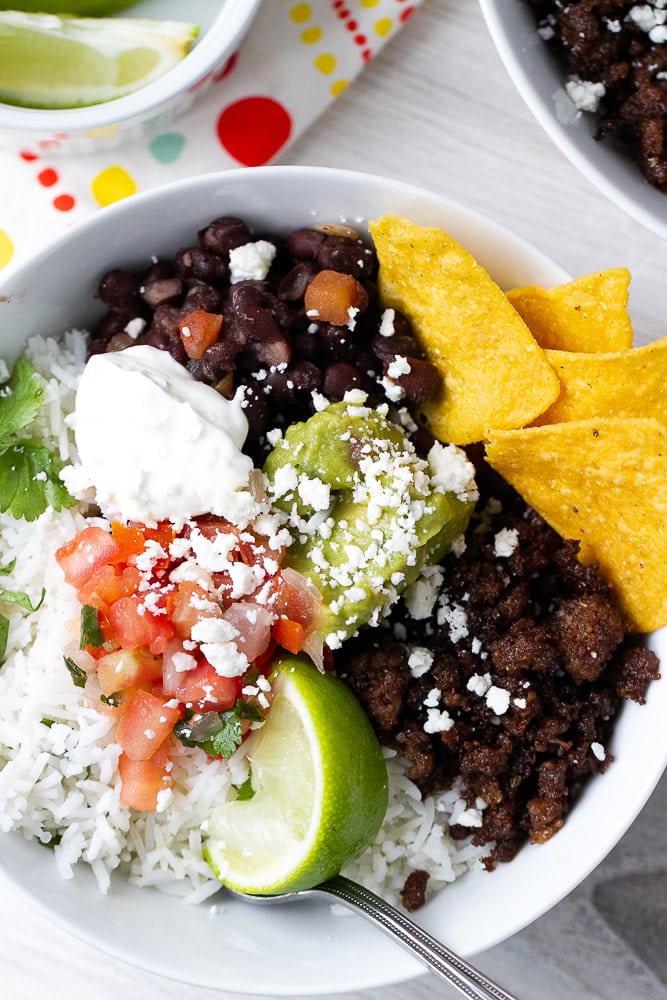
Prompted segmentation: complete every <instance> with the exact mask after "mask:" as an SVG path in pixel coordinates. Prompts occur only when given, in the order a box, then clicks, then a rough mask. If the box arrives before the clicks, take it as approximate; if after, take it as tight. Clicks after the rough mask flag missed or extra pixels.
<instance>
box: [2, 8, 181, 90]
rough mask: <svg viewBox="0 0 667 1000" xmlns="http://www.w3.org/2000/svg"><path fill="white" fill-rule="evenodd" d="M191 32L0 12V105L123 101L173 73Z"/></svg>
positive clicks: (142, 22) (170, 25)
mask: <svg viewBox="0 0 667 1000" xmlns="http://www.w3.org/2000/svg"><path fill="white" fill-rule="evenodd" d="M198 32H199V28H198V26H197V25H196V24H190V23H185V22H180V21H154V20H149V19H147V18H122V17H117V18H77V17H68V16H59V15H56V14H31V13H23V12H20V11H13V10H12V11H0V101H3V102H4V103H5V104H13V105H18V106H20V107H30V108H45V109H52V110H54V109H66V108H74V107H87V106H89V105H91V104H101V103H105V102H107V101H111V100H115V99H117V98H119V97H124V96H126V95H127V94H130V93H133V92H134V91H136V90H138V89H140V88H141V87H145V86H147V85H148V84H149V83H152V82H153V81H154V80H156V79H158V77H160V76H163V75H164V73H166V72H167V71H168V70H170V69H172V68H173V67H174V66H176V65H177V64H178V63H179V62H180V61H181V60H182V59H183V58H184V56H186V55H187V53H188V52H189V50H190V48H191V47H192V44H193V42H194V40H195V38H196V37H197V34H198Z"/></svg>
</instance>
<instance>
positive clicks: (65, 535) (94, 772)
mask: <svg viewBox="0 0 667 1000" xmlns="http://www.w3.org/2000/svg"><path fill="white" fill-rule="evenodd" d="M27 357H28V358H29V359H30V360H31V362H32V364H33V365H34V367H35V368H36V370H37V371H38V372H39V373H40V374H41V375H42V376H43V378H44V380H45V402H44V406H43V407H42V409H41V411H40V413H39V415H38V417H37V419H36V420H35V422H34V425H32V426H31V427H30V428H28V429H27V430H26V434H29V435H30V436H32V437H35V438H38V439H39V440H42V441H43V442H44V443H45V444H47V445H48V446H49V447H51V448H52V449H53V450H54V451H56V452H57V454H58V455H59V457H60V459H61V460H62V461H63V462H71V461H72V460H73V458H74V457H75V445H74V439H73V435H72V432H71V430H70V428H69V427H68V422H67V416H66V415H67V414H68V413H71V411H72V409H73V406H74V396H75V391H76V386H77V383H78V378H79V375H80V373H81V370H82V368H83V365H84V363H85V357H86V341H85V336H84V335H83V334H82V333H79V332H77V331H74V332H72V333H69V334H66V335H65V338H64V340H63V341H62V342H56V341H55V340H52V339H48V340H45V339H42V338H33V340H31V341H30V343H29V345H28V349H27ZM90 523H91V522H90V520H86V519H85V518H84V517H83V514H82V513H81V512H80V511H79V510H77V509H76V508H74V509H72V510H64V511H60V512H59V513H56V512H54V511H52V510H50V509H49V510H47V511H46V512H45V513H44V514H43V515H42V517H41V518H39V520H38V521H36V522H33V523H30V524H28V523H27V522H25V521H16V520H14V518H12V517H11V516H9V515H6V514H5V515H0V566H4V565H6V564H8V563H9V562H10V561H11V560H12V559H13V558H15V557H16V566H15V568H14V570H13V572H12V573H11V574H10V575H9V576H7V577H3V579H2V585H3V586H5V587H6V588H7V589H15V590H20V591H25V592H26V593H28V595H29V596H30V597H31V598H32V599H33V601H36V600H38V599H39V596H40V594H41V590H42V587H45V588H46V598H45V600H44V603H43V605H42V607H41V608H40V609H39V611H37V612H35V613H33V614H26V613H25V612H23V611H21V610H20V609H18V608H16V607H11V606H6V605H3V613H4V614H6V615H7V617H9V619H10V623H11V624H10V631H9V642H8V647H7V659H6V662H5V664H4V666H3V667H2V669H0V831H2V832H9V831H16V832H18V833H20V834H22V835H23V836H25V837H26V838H28V839H32V838H36V839H38V840H40V841H41V842H42V843H44V844H51V845H52V846H53V852H54V859H55V863H56V865H57V866H58V869H59V871H60V874H61V875H62V876H63V878H71V877H72V874H73V869H74V866H75V865H76V864H78V863H79V862H85V863H87V864H89V865H90V866H91V868H92V870H93V872H94V874H95V876H96V879H97V882H98V884H99V887H100V890H101V891H102V892H107V891H108V890H109V887H110V885H111V875H112V873H113V872H114V871H115V870H117V869H118V870H119V871H121V872H122V873H123V876H122V877H127V878H129V880H130V881H131V882H133V883H135V884H137V885H142V886H155V887H157V888H158V889H161V890H163V891H164V892H167V893H170V894H173V895H178V896H181V897H183V898H185V899H186V900H187V901H189V902H201V901H202V900H204V899H206V898H207V897H208V896H210V895H212V894H213V893H214V892H216V891H217V889H218V887H219V883H218V882H217V880H216V879H215V878H214V877H213V875H212V874H211V872H210V869H209V868H208V865H207V864H206V861H205V860H204V858H203V853H202V843H203V833H202V827H204V829H205V825H206V820H207V816H208V813H209V810H210V807H211V805H212V804H213V802H216V801H217V802H221V801H223V800H224V799H225V797H226V796H227V795H228V794H229V792H230V789H231V787H232V775H233V777H234V779H235V781H238V775H237V774H233V771H234V768H235V766H236V767H237V768H238V767H241V768H242V766H243V765H242V761H239V762H237V761H234V760H233V761H232V762H231V765H232V766H231V768H230V766H229V764H228V763H226V762H223V761H215V762H210V761H208V759H207V758H206V756H205V755H204V754H203V753H201V751H199V750H197V749H188V748H186V747H181V746H177V748H176V749H175V750H174V752H173V753H172V758H173V761H174V767H173V771H172V777H173V788H172V790H171V793H167V797H166V800H165V802H164V803H163V805H164V808H163V809H162V811H158V812H154V813H138V812H135V811H134V810H131V809H129V808H128V807H126V806H122V805H121V804H120V801H119V792H120V779H119V777H118V771H117V761H118V756H119V753H120V749H119V747H118V746H117V745H116V744H114V743H113V742H110V735H111V733H112V730H113V725H114V722H113V719H112V718H110V717H108V716H105V715H102V714H100V713H99V712H97V711H96V710H95V709H94V708H92V707H87V706H86V705H85V704H84V696H83V691H82V690H81V689H80V688H78V687H75V685H74V684H73V683H72V680H71V677H70V675H69V673H68V671H67V670H66V669H65V667H64V664H63V650H64V648H65V647H66V646H67V645H68V643H70V642H72V640H73V639H76V638H77V637H78V629H79V613H80V607H79V604H78V601H77V598H76V594H75V591H74V590H73V588H71V587H69V586H68V585H67V584H65V583H64V581H63V579H62V574H61V572H60V570H59V568H58V566H57V564H56V562H55V559H54V558H53V556H54V553H55V550H56V549H57V548H58V547H59V546H61V545H62V544H63V543H64V542H66V541H68V540H69V539H70V538H72V537H73V536H74V535H75V534H76V533H77V532H78V531H80V530H81V529H82V528H83V527H85V525H86V524H90ZM101 523H104V522H101ZM43 720H47V721H48V722H51V723H52V724H50V725H48V724H45V722H44V721H43ZM385 755H386V757H387V766H388V771H389V778H390V800H389V807H388V809H387V814H386V818H385V822H384V824H383V826H382V829H381V830H380V832H379V833H378V835H377V837H376V839H375V843H374V844H373V845H372V846H371V847H370V848H369V849H368V850H367V851H366V852H365V853H364V854H363V855H362V857H361V858H359V859H358V860H357V861H356V862H355V863H354V864H352V865H350V866H349V867H348V868H347V870H346V874H348V875H350V877H353V878H355V879H357V880H358V881H360V882H362V883H364V884H365V885H367V886H368V887H369V888H370V889H373V890H374V891H376V892H378V893H380V894H381V895H383V896H384V897H385V898H387V899H389V900H390V901H393V902H397V901H398V900H399V898H400V890H401V888H402V886H403V884H404V882H405V879H406V877H407V875H408V874H409V873H410V871H413V870H415V869H425V870H427V871H429V872H430V874H431V878H430V881H429V891H430V892H432V891H434V890H436V889H437V888H439V887H440V886H442V885H444V884H446V883H449V882H453V881H454V879H456V878H457V877H458V876H459V875H461V874H463V873H464V872H465V871H467V870H468V869H469V868H472V867H474V866H477V865H478V864H479V856H480V855H481V854H482V853H483V852H484V849H480V848H474V847H472V846H470V843H469V838H468V839H467V840H466V841H460V840H458V841H455V840H453V839H452V838H451V837H449V835H448V824H449V820H450V817H451V816H452V815H455V816H458V815H460V813H461V812H462V811H463V810H464V809H465V808H466V804H465V802H464V801H463V800H462V799H461V797H460V795H459V793H458V792H457V790H456V789H454V790H452V791H449V792H445V793H443V794H441V795H439V796H438V797H434V798H428V799H425V800H423V799H422V798H421V795H420V793H419V790H418V789H417V787H416V786H415V785H414V783H413V782H411V781H410V780H409V779H408V777H407V763H406V762H405V761H404V760H403V759H401V758H400V757H398V756H397V755H396V754H395V753H394V752H393V751H385Z"/></svg>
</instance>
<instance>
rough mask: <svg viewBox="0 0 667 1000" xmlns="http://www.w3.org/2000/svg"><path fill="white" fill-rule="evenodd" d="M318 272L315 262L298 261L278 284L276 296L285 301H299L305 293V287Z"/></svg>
mask: <svg viewBox="0 0 667 1000" xmlns="http://www.w3.org/2000/svg"><path fill="white" fill-rule="evenodd" d="M317 272H318V267H317V264H315V263H312V262H311V261H299V263H298V264H295V266H294V267H293V268H292V270H291V271H290V272H289V273H288V274H286V275H285V277H284V278H283V280H282V281H281V282H280V285H279V286H278V298H280V299H285V300H286V301H287V302H299V301H300V300H301V299H303V297H304V295H305V294H306V289H307V288H308V285H309V284H310V283H311V281H312V280H313V278H314V277H315V275H316V274H317Z"/></svg>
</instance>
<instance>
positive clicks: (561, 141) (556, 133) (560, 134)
mask: <svg viewBox="0 0 667 1000" xmlns="http://www.w3.org/2000/svg"><path fill="white" fill-rule="evenodd" d="M512 2H513V4H514V5H515V6H516V5H517V0H512ZM507 4H508V0H479V5H480V8H481V11H482V15H483V17H484V20H485V22H486V25H487V28H488V30H489V34H490V35H491V38H492V40H493V43H494V45H495V47H496V49H497V52H498V55H499V56H500V58H501V60H502V62H503V64H504V66H505V69H506V71H507V73H508V75H509V76H510V78H511V80H512V81H513V83H514V86H515V87H516V89H517V91H518V93H519V94H520V96H521V97H522V98H523V100H524V102H525V104H526V105H527V106H528V108H529V110H530V111H531V113H532V114H533V117H534V118H535V119H536V120H537V122H538V123H539V124H540V125H541V126H542V128H543V129H544V131H545V132H546V133H547V135H548V136H549V138H550V139H551V140H552V142H553V143H554V144H555V145H556V146H557V147H558V148H559V149H560V151H561V152H562V153H563V154H564V156H566V157H567V159H568V160H569V161H570V163H572V165H573V166H574V167H576V169H577V170H578V171H579V172H580V173H581V174H582V175H583V176H584V177H586V178H587V179H588V180H589V181H590V182H591V184H593V185H594V186H595V187H597V189H598V190H599V191H600V192H601V193H602V194H603V195H605V196H606V197H607V198H608V199H609V200H610V201H611V202H613V203H614V204H615V205H616V206H617V207H618V208H620V209H621V210H622V211H624V212H626V213H627V214H628V215H629V216H631V218H633V219H635V221H637V222H639V223H641V224H642V225H643V226H645V227H646V228H647V229H650V230H651V231H652V232H654V233H656V234H657V235H658V236H661V237H662V238H663V239H667V193H666V194H662V195H661V192H659V191H658V189H657V188H654V187H653V186H652V185H650V184H649V182H648V181H646V180H645V179H644V178H643V176H642V174H641V173H640V171H639V167H638V166H637V165H636V164H634V163H632V162H631V161H629V162H630V165H631V166H632V167H633V170H634V176H635V179H636V182H637V185H638V186H639V185H640V184H644V185H645V186H646V191H647V193H649V196H652V194H653V193H654V194H655V195H656V196H658V195H661V197H662V198H664V199H665V202H664V203H665V218H664V220H663V219H660V218H659V217H658V216H657V214H656V213H655V212H653V211H651V210H650V209H649V208H647V207H646V206H645V205H644V204H643V203H642V201H641V199H640V198H639V196H638V195H636V194H635V193H634V186H633V188H632V190H630V191H629V190H628V189H627V188H626V187H625V186H623V185H621V184H620V183H617V182H616V181H614V180H613V179H611V178H610V176H609V175H608V173H606V172H605V170H604V169H602V168H601V167H600V166H599V165H598V164H597V162H596V161H595V159H594V157H593V156H591V155H590V154H589V153H587V152H586V150H585V147H581V146H580V144H579V143H577V142H576V141H575V139H574V135H575V133H574V131H573V130H572V129H571V128H568V127H567V126H566V125H564V124H562V123H561V122H559V121H558V118H557V117H556V115H555V113H554V111H553V109H552V107H550V105H549V103H548V102H547V101H546V100H545V98H544V97H543V95H542V94H541V93H540V90H539V88H538V87H537V85H536V83H535V81H534V78H533V77H532V76H531V74H530V73H529V72H528V70H527V68H526V66H525V64H524V61H523V60H522V57H521V53H522V51H525V49H524V48H523V46H522V44H521V41H520V39H517V38H516V37H515V36H514V35H513V33H512V32H511V31H510V30H509V28H508V26H507V19H506V16H505V14H506V12H507ZM519 6H523V4H522V3H519ZM535 35H536V36H537V28H535ZM547 55H548V53H547V52H546V48H545V57H546V56H547ZM562 86H564V77H563V84H562ZM587 138H588V137H587ZM590 141H591V142H593V139H592V137H591V139H590Z"/></svg>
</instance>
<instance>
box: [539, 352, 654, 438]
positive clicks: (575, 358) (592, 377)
mask: <svg viewBox="0 0 667 1000" xmlns="http://www.w3.org/2000/svg"><path fill="white" fill-rule="evenodd" d="M546 355H547V358H548V360H549V364H550V365H551V366H552V368H553V370H554V371H555V372H556V375H557V376H558V381H559V382H560V395H559V397H558V399H557V400H556V402H555V403H553V404H552V406H550V407H549V409H548V410H547V411H546V413H543V414H542V415H541V416H539V417H538V418H537V420H536V421H535V423H536V424H557V423H561V422H563V421H566V420H585V419H586V418H587V417H595V416H599V415H600V414H604V415H605V416H607V417H622V416H626V417H655V418H656V420H661V421H662V422H663V423H664V424H665V426H667V392H666V391H665V386H667V338H664V339H663V340H656V341H655V342H654V343H652V344H648V345H647V346H646V347H635V348H632V349H631V350H629V351H617V352H615V353H613V354H573V353H570V352H569V351H547V352H546Z"/></svg>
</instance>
